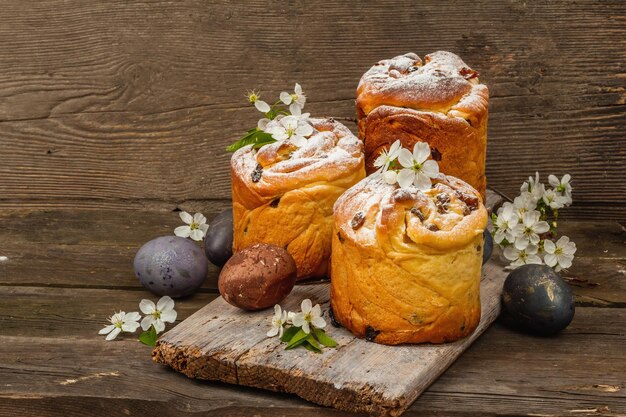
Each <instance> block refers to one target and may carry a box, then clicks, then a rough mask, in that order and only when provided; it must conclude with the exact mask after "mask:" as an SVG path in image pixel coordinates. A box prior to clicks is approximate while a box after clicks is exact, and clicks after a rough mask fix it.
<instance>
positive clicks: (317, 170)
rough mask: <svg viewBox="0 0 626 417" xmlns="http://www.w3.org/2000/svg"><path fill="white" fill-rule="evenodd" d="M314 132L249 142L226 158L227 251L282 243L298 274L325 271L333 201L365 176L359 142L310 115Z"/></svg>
mask: <svg viewBox="0 0 626 417" xmlns="http://www.w3.org/2000/svg"><path fill="white" fill-rule="evenodd" d="M310 121H311V124H312V125H313V127H314V129H315V130H314V133H313V134H312V135H311V136H310V137H309V139H308V140H307V141H306V144H305V145H303V146H302V147H296V146H295V145H294V144H292V143H290V142H289V141H285V142H275V143H272V144H269V145H265V146H263V147H262V148H261V149H259V150H258V151H257V150H255V149H253V148H252V146H251V145H248V146H245V147H243V148H241V149H239V150H238V151H236V152H235V153H234V154H233V156H232V159H231V176H232V182H233V188H232V199H233V223H234V225H233V226H234V236H233V250H234V251H235V252H236V251H239V250H241V249H243V248H245V247H248V246H251V245H253V244H255V243H270V244H274V245H276V246H279V247H282V248H285V249H286V250H287V251H288V252H289V253H290V254H291V256H292V257H293V258H294V260H295V261H296V266H297V269H298V279H304V278H311V277H323V276H326V275H327V270H328V263H329V257H330V251H331V247H330V245H331V235H332V228H333V204H334V203H335V201H336V200H337V198H339V196H340V195H341V194H342V193H343V192H344V191H345V190H347V189H348V188H350V187H351V186H353V185H354V184H356V183H357V182H359V181H360V180H361V179H363V178H364V177H365V166H364V156H363V143H362V142H361V140H359V139H358V138H357V137H356V136H354V135H353V134H352V132H350V130H349V129H348V128H347V127H345V126H344V125H342V124H341V123H338V122H336V121H334V120H332V119H310Z"/></svg>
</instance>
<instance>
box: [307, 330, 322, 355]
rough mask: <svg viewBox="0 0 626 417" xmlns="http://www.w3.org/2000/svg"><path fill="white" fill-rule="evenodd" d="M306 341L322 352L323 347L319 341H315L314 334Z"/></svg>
mask: <svg viewBox="0 0 626 417" xmlns="http://www.w3.org/2000/svg"><path fill="white" fill-rule="evenodd" d="M306 341H307V342H308V343H309V344H310V345H311V346H313V347H314V348H316V349H319V350H320V351H321V350H322V347H321V346H320V344H319V343H318V342H317V340H316V339H315V336H313V334H312V333H311V334H309V337H307V338H306Z"/></svg>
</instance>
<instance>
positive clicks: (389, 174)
mask: <svg viewBox="0 0 626 417" xmlns="http://www.w3.org/2000/svg"><path fill="white" fill-rule="evenodd" d="M383 179H384V180H385V182H386V183H387V184H390V185H391V184H395V183H396V181H397V180H398V173H397V172H396V171H386V172H385V173H384V174H383Z"/></svg>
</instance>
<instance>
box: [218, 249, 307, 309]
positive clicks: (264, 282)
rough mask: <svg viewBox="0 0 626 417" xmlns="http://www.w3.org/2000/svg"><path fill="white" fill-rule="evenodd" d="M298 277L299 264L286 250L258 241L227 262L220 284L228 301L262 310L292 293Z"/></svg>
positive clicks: (240, 306)
mask: <svg viewBox="0 0 626 417" xmlns="http://www.w3.org/2000/svg"><path fill="white" fill-rule="evenodd" d="M296 276H297V271H296V263H295V261H294V260H293V258H292V257H291V255H290V254H289V253H288V252H287V251H286V250H285V249H283V248H280V247H278V246H274V245H268V244H265V243H257V244H256V245H252V246H249V247H247V248H245V249H243V250H241V251H239V252H237V253H235V254H234V255H233V256H232V257H231V258H230V259H229V260H228V262H226V264H225V265H224V267H223V268H222V272H221V273H220V278H219V285H218V286H219V290H220V294H221V295H222V297H224V300H226V301H227V302H228V303H229V304H232V305H234V306H235V307H239V308H242V309H244V310H261V309H263V308H267V307H271V306H273V305H274V304H278V303H280V302H281V301H282V300H283V299H284V298H285V297H286V296H287V295H289V293H290V292H291V290H292V289H293V287H294V285H295V284H296Z"/></svg>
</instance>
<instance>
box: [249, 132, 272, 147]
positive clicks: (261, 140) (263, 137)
mask: <svg viewBox="0 0 626 417" xmlns="http://www.w3.org/2000/svg"><path fill="white" fill-rule="evenodd" d="M255 137H256V142H255V143H254V149H259V148H260V147H261V146H263V145H267V144H268V143H274V142H276V139H274V138H273V137H272V135H270V134H269V133H265V132H258V133H257V134H256V135H255Z"/></svg>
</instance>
